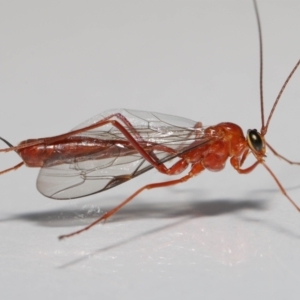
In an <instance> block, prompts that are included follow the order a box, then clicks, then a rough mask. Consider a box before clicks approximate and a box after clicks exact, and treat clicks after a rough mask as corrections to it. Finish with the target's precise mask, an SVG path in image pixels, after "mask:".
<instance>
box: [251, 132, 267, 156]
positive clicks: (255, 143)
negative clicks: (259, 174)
mask: <svg viewBox="0 0 300 300" xmlns="http://www.w3.org/2000/svg"><path fill="white" fill-rule="evenodd" d="M248 142H249V144H250V147H251V148H252V149H253V150H254V151H256V152H262V151H264V148H265V146H264V142H263V139H262V137H261V135H260V133H259V132H257V130H256V129H249V130H248Z"/></svg>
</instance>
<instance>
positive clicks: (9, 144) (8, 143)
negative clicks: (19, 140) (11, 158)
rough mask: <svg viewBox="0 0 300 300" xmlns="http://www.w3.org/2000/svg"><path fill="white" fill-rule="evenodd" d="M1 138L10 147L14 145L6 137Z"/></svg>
mask: <svg viewBox="0 0 300 300" xmlns="http://www.w3.org/2000/svg"><path fill="white" fill-rule="evenodd" d="M0 140H1V141H2V142H4V143H5V144H6V145H7V146H8V147H10V148H12V147H13V145H12V144H11V143H10V142H8V141H7V140H5V139H4V138H2V137H0Z"/></svg>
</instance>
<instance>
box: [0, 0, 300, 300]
mask: <svg viewBox="0 0 300 300" xmlns="http://www.w3.org/2000/svg"><path fill="white" fill-rule="evenodd" d="M258 5H259V10H260V15H261V20H262V27H263V41H264V63H265V84H264V87H265V98H266V114H267V113H268V112H269V109H270V107H271V105H272V103H273V101H274V99H275V98H276V95H277V93H278V91H279V89H280V88H281V85H282V83H283V82H284V80H285V78H286V77H287V75H288V73H289V72H290V71H291V69H292V68H293V66H294V65H295V63H296V62H297V60H298V59H299V58H300V38H299V28H300V19H299V14H300V2H299V1H262V0H261V1H259V3H258ZM0 37H1V44H0V99H1V108H0V135H1V136H2V137H4V138H6V139H7V140H8V141H10V142H11V143H13V144H17V143H18V142H20V141H21V140H24V139H27V138H37V137H44V136H50V135H56V134H61V133H64V132H67V131H69V130H70V129H71V128H73V127H74V126H76V125H78V124H79V123H81V122H83V121H84V120H86V119H88V118H90V117H91V116H93V115H95V114H97V113H100V112H101V111H104V110H107V109H111V108H118V107H125V108H132V109H140V110H149V111H158V112H162V113H169V114H174V115H179V116H183V117H187V118H191V119H194V120H197V121H202V122H203V123H204V124H206V125H213V124H217V123H218V122H222V121H230V122H235V123H237V124H239V125H240V126H241V127H242V128H243V130H245V131H246V130H247V129H248V128H257V129H260V126H261V121H260V110H259V90H258V80H259V77H258V61H259V58H258V35H257V25H256V20H255V16H254V10H253V4H252V2H251V1H250V0H243V1H240V0H238V1H216V0H215V1H211V0H209V1H165V0H163V1H138V0H137V1H51V2H46V1H42V2H41V1H32V0H31V1H30V0H29V1H1V4H0ZM299 82H300V71H298V73H297V74H296V75H295V76H294V77H293V79H292V80H291V82H290V84H289V85H288V89H287V90H286V92H285V93H284V95H283V97H282V101H281V102H280V104H279V106H278V109H277V110H276V112H275V114H274V118H273V119H272V122H271V125H270V127H269V132H268V134H267V140H268V141H269V142H270V144H271V145H272V146H273V147H274V148H276V149H277V150H278V152H280V153H282V154H284V155H286V156H287V157H289V158H291V159H295V160H297V159H298V160H300V157H299V150H300V145H299V125H300V124H299V108H300V105H299V103H300V88H299ZM1 145H2V143H1ZM4 146H5V145H4V144H3V146H1V147H4ZM19 161H20V160H19V158H18V157H17V155H16V154H15V153H7V154H4V153H1V155H0V165H1V169H5V168H7V167H10V166H12V165H14V164H17V163H18V162H19ZM251 161H253V160H251V159H250V161H249V163H250V162H251ZM267 162H268V165H269V166H270V167H271V168H272V170H273V171H274V172H275V174H276V175H277V176H278V178H279V179H280V181H281V182H282V184H283V185H284V187H285V188H286V189H287V191H288V193H289V194H290V195H291V196H292V197H293V199H295V201H297V202H298V204H299V205H300V169H299V168H298V167H296V166H289V165H288V164H285V163H284V162H282V161H279V160H278V159H276V158H274V157H273V155H272V154H271V153H269V154H268V158H267ZM37 174H38V170H37V169H29V168H26V167H22V168H21V169H20V170H18V171H16V172H11V173H8V174H5V175H3V176H1V178H0V187H1V193H0V197H1V201H0V237H1V241H0V289H1V298H2V299H20V298H23V299H25V298H26V299H29V297H30V298H31V299H53V298H54V297H56V298H57V299H71V298H72V299H182V298H183V297H184V298H187V299H225V298H228V299H229V298H230V299H283V298H288V299H298V298H299V288H298V282H299V277H300V276H299V275H300V215H299V213H297V212H296V210H295V209H294V208H293V207H292V206H291V205H290V203H289V202H288V201H287V200H286V199H285V197H284V196H283V195H282V194H281V193H280V192H279V191H278V188H277V186H276V184H275V182H274V181H273V179H272V178H271V176H270V175H269V174H268V173H267V172H266V171H265V170H264V169H263V168H262V167H258V168H257V170H255V171H254V172H252V173H251V174H249V175H245V176H242V175H239V174H237V173H236V172H235V171H234V170H233V169H232V168H231V166H230V165H229V164H228V165H227V167H226V168H225V170H224V171H222V172H220V173H210V172H204V173H203V174H201V175H199V176H198V177H197V178H195V179H193V180H191V181H190V182H188V183H186V184H182V185H180V186H176V187H173V188H168V189H161V190H152V191H148V192H145V193H143V194H142V195H140V196H138V197H137V198H136V199H135V200H134V201H133V202H132V203H131V204H129V205H128V206H126V207H125V208H124V209H123V210H122V211H120V212H119V213H118V214H117V215H115V217H113V218H112V219H111V220H110V221H108V222H107V223H106V224H105V225H104V226H103V225H101V224H100V225H98V226H96V227H94V228H93V229H91V230H90V231H88V232H86V233H84V234H82V235H80V236H76V237H74V238H71V239H68V240H65V241H62V242H59V241H58V240H57V236H58V235H60V234H64V233H69V232H72V231H74V230H76V229H79V228H81V227H82V226H84V225H87V224H89V223H90V222H92V221H93V220H94V219H95V218H97V217H99V215H100V214H101V213H103V212H104V211H107V210H108V209H110V208H112V207H114V206H115V205H116V204H118V203H120V202H121V201H122V200H123V199H124V198H126V197H127V196H128V195H130V194H131V193H132V192H134V191H135V190H136V189H137V188H139V187H141V186H142V185H144V184H146V183H149V182H156V181H160V180H166V179H167V178H166V177H165V176H162V175H160V174H157V172H155V171H150V172H148V173H146V174H144V175H143V176H140V178H136V179H135V180H132V181H131V182H128V183H125V184H123V185H120V186H118V187H116V188H114V189H112V190H109V191H107V192H105V193H100V194H97V195H94V196H91V197H87V198H84V199H78V200H73V201H55V200H51V199H47V198H45V197H43V196H42V195H40V194H39V193H38V191H37V190H36V188H35V178H36V176H37Z"/></svg>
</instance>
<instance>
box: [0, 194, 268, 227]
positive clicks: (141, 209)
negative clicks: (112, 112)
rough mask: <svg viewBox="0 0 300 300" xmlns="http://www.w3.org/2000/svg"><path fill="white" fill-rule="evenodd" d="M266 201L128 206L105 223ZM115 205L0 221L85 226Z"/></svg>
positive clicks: (253, 206) (211, 212) (218, 211)
mask: <svg viewBox="0 0 300 300" xmlns="http://www.w3.org/2000/svg"><path fill="white" fill-rule="evenodd" d="M265 206H266V205H265V202H264V201H262V200H257V199H256V200H251V199H249V200H242V201H238V200H228V199H216V200H207V201H190V202H178V201H177V202H175V203H174V202H173V203H172V202H170V201H168V202H164V203H159V204H157V203H151V204H150V203H141V204H136V203H135V204H131V205H128V206H125V207H124V208H122V209H121V210H120V211H119V212H117V213H116V214H115V215H114V216H112V217H111V219H109V220H108V222H118V221H126V220H135V219H147V218H151V219H155V218H166V219H167V218H176V217H190V218H194V217H205V216H218V215H224V214H231V213H236V212H240V211H243V210H264V209H265ZM113 207H114V206H104V207H102V208H101V211H99V209H98V208H93V209H88V208H87V209H84V208H82V209H77V208H76V209H72V208H71V209H68V210H52V211H42V212H33V213H25V214H18V215H12V216H11V217H8V218H5V219H1V220H0V222H7V221H14V220H25V221H30V222H34V223H37V224H39V225H40V226H48V227H71V226H84V225H88V224H90V223H91V222H93V221H94V220H96V219H97V218H99V217H100V216H101V215H102V214H103V213H104V212H106V211H109V210H110V209H112V208H113Z"/></svg>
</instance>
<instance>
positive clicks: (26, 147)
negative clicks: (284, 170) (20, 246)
mask: <svg viewBox="0 0 300 300" xmlns="http://www.w3.org/2000/svg"><path fill="white" fill-rule="evenodd" d="M254 6H255V12H256V16H257V21H258V27H259V36H260V61H261V64H260V91H261V120H262V127H261V131H260V132H258V131H257V130H256V129H251V130H248V132H247V136H246V137H245V136H244V134H243V131H242V129H241V128H240V127H239V126H238V125H236V124H233V123H229V122H226V123H220V124H218V125H215V126H209V127H204V126H202V123H200V122H194V121H192V120H189V119H185V118H181V117H175V116H170V115H165V114H160V113H150V112H144V111H136V110H126V109H119V110H113V111H108V112H104V113H102V114H100V115H97V116H95V117H94V118H92V119H90V120H88V121H86V122H85V123H83V124H81V125H79V126H78V127H76V128H75V129H73V130H72V131H71V132H68V133H65V134H62V135H58V136H54V137H47V138H40V139H31V140H26V141H23V142H21V143H20V144H19V145H18V146H12V145H11V144H10V143H8V142H7V141H6V140H4V139H2V138H1V140H2V141H4V142H5V143H6V144H7V145H8V146H9V148H6V149H1V150H0V152H8V151H15V152H16V153H17V154H18V155H19V156H20V157H21V158H22V162H21V163H19V164H18V165H16V166H14V167H12V168H9V169H7V170H4V171H2V172H0V174H3V173H6V172H8V171H11V170H16V169H18V168H19V167H21V166H22V165H23V164H25V165H27V166H28V167H40V168H41V170H40V173H39V176H38V179H37V188H38V190H39V191H40V192H41V193H42V194H43V195H45V196H47V197H50V198H53V199H74V198H79V197H84V196H87V195H91V194H94V193H98V192H101V191H104V190H107V189H109V188H112V187H115V186H117V185H119V184H121V183H123V182H125V181H127V180H130V179H132V178H134V177H136V176H138V175H140V174H143V173H144V172H146V171H148V170H150V169H152V168H155V169H157V170H158V171H159V172H161V173H163V174H166V175H178V174H181V173H182V172H183V171H185V170H186V169H187V168H189V171H188V173H187V174H186V175H184V176H182V177H181V178H179V179H174V180H170V181H166V182H159V183H152V184H148V185H145V186H144V187H142V188H140V189H139V190H137V191H136V192H135V193H134V194H132V195H131V196H130V197H128V198H127V199H125V201H123V202H122V203H121V204H119V205H118V206H116V207H115V208H113V209H112V210H110V211H109V212H107V213H104V214H103V216H102V217H100V218H99V219H98V220H96V221H94V222H93V223H92V224H90V225H88V226H87V227H85V228H83V229H81V230H78V231H76V232H73V233H71V234H68V235H63V236H60V238H65V237H69V236H72V235H75V234H78V233H80V232H82V231H85V230H87V229H89V228H91V227H92V226H94V225H95V224H97V223H99V222H100V221H102V220H106V219H108V218H109V217H110V216H112V215H113V214H114V213H116V212H117V211H118V210H119V209H120V208H121V207H123V206H124V205H125V204H127V203H128V202H129V201H131V200H132V199H133V198H134V197H135V196H137V195H138V194H139V193H141V192H142V191H143V190H145V189H152V188H159V187H166V186H171V185H175V184H178V183H182V182H185V181H187V180H189V179H190V178H192V177H194V176H195V175H198V174H199V173H200V172H202V171H204V170H205V169H207V170H210V171H220V170H222V169H223V168H224V166H225V163H226V161H227V160H228V159H230V164H231V165H232V166H233V168H234V169H235V170H237V172H239V173H241V174H247V173H249V172H251V171H252V170H254V169H255V168H256V167H257V166H258V165H260V164H262V165H263V166H264V167H265V168H266V169H267V171H268V172H269V173H270V174H271V176H272V177H273V178H274V180H275V181H276V183H277V185H278V186H279V188H280V190H281V192H282V193H283V194H284V195H285V196H286V197H287V198H288V200H289V201H290V202H291V203H292V204H293V205H294V206H295V207H296V208H297V210H298V211H300V208H299V207H298V206H297V204H296V203H295V202H294V201H293V200H292V199H291V198H290V197H289V196H288V194H287V193H286V191H285V189H284V188H283V186H282V185H281V183H280V182H279V180H278V179H277V177H276V176H275V175H274V173H273V172H272V171H271V170H270V169H269V167H268V166H267V165H266V164H265V161H264V158H265V152H266V148H267V147H268V148H269V149H270V150H271V151H272V152H273V153H274V154H275V155H276V156H278V157H280V158H282V159H284V160H285V161H287V162H288V163H290V164H300V163H297V162H292V161H290V160H288V159H286V158H285V157H283V156H281V155H280V154H278V153H277V152H276V151H275V150H274V149H273V148H272V147H271V146H270V145H269V144H268V143H267V142H266V141H265V135H266V133H267V129H268V126H269V123H270V120H271V118H272V115H273V112H274V110H275V108H276V106H277V103H278V101H279V99H280V97H281V94H282V92H283V90H284V89H285V87H286V85H287V83H288V81H289V80H290V78H291V77H292V75H293V73H294V72H295V71H296V69H297V67H298V66H299V64H300V60H299V61H298V62H297V64H296V66H295V67H294V69H293V70H292V72H291V73H290V75H289V76H288V78H287V79H286V81H285V83H284V84H283V86H282V88H281V90H280V92H279V95H278V97H277V99H276V100H275V103H274V105H273V107H272V110H271V113H270V115H269V117H268V120H267V122H266V124H265V122H264V108H263V90H262V82H263V79H262V78H263V76H262V37H261V29H260V21H259V16H258V10H257V6H256V2H255V1H254ZM250 153H252V154H253V155H254V156H255V158H256V161H255V162H254V163H253V164H252V165H251V166H249V167H248V168H245V169H243V168H242V166H243V163H244V162H245V160H246V158H247V156H248V155H249V154H250ZM172 159H177V160H176V161H175V163H173V164H172V165H171V166H170V167H168V166H167V165H166V162H169V161H171V160H172Z"/></svg>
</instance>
